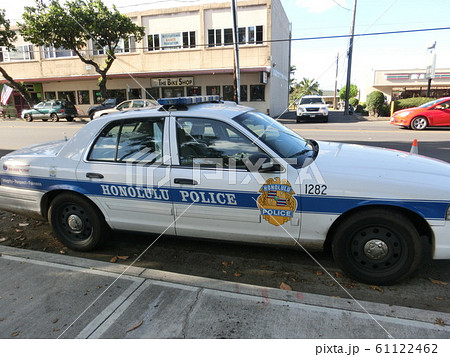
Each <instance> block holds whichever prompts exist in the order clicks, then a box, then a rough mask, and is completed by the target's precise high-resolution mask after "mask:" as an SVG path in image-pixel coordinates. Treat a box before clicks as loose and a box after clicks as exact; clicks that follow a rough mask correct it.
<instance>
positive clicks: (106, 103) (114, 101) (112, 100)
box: [102, 98, 116, 105]
mask: <svg viewBox="0 0 450 357" xmlns="http://www.w3.org/2000/svg"><path fill="white" fill-rule="evenodd" d="M102 104H104V105H108V104H113V105H114V104H116V100H115V99H112V98H110V99H106V100H105V101H104V102H103V103H102Z"/></svg>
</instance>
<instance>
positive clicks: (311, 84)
mask: <svg viewBox="0 0 450 357" xmlns="http://www.w3.org/2000/svg"><path fill="white" fill-rule="evenodd" d="M297 88H298V94H299V96H300V97H302V96H304V95H313V94H319V93H320V90H319V82H316V80H315V79H309V78H305V77H303V79H302V80H301V81H300V82H299V83H298V86H297Z"/></svg>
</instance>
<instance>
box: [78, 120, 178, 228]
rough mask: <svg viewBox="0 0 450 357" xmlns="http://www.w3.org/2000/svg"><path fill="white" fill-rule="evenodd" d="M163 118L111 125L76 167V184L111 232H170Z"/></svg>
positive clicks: (169, 204) (165, 126) (171, 213)
mask: <svg viewBox="0 0 450 357" xmlns="http://www.w3.org/2000/svg"><path fill="white" fill-rule="evenodd" d="M167 137H168V128H167V125H166V119H165V118H164V117H156V118H140V119H127V120H116V121H113V122H110V123H109V124H108V125H107V126H105V127H104V129H103V130H102V131H101V133H100V134H99V135H98V137H97V138H96V140H95V141H94V142H93V143H92V146H91V148H90V149H89V151H88V153H87V155H86V157H85V160H83V161H82V162H80V164H79V165H78V167H77V179H78V180H79V182H80V186H81V187H83V189H84V190H86V191H87V192H88V195H90V196H91V197H92V198H93V200H95V201H96V202H97V203H98V204H99V205H100V206H101V207H102V210H103V212H104V213H105V216H106V218H107V220H108V222H109V223H110V225H111V226H112V228H115V229H124V230H131V231H143V232H152V233H162V232H167V233H168V234H174V233H175V230H174V227H173V221H174V216H173V207H172V200H171V198H170V181H169V180H168V179H167V175H168V172H169V164H170V156H169V155H168V152H169V146H168V140H167Z"/></svg>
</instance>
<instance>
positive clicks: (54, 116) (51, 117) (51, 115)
mask: <svg viewBox="0 0 450 357" xmlns="http://www.w3.org/2000/svg"><path fill="white" fill-rule="evenodd" d="M50 120H51V121H54V122H56V121H59V117H58V115H57V114H56V113H52V114H50Z"/></svg>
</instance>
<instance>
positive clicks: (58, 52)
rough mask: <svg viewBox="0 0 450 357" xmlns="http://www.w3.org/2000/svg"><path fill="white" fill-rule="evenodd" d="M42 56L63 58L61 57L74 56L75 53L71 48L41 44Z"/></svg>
mask: <svg viewBox="0 0 450 357" xmlns="http://www.w3.org/2000/svg"><path fill="white" fill-rule="evenodd" d="M42 54H43V56H42V58H46V59H47V58H63V57H74V56H76V55H75V53H74V52H73V51H71V50H68V49H65V48H63V47H55V46H43V47H42Z"/></svg>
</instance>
